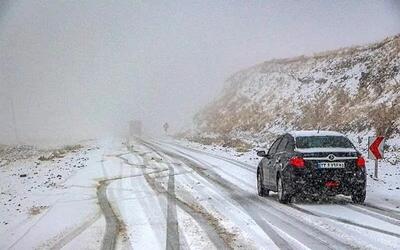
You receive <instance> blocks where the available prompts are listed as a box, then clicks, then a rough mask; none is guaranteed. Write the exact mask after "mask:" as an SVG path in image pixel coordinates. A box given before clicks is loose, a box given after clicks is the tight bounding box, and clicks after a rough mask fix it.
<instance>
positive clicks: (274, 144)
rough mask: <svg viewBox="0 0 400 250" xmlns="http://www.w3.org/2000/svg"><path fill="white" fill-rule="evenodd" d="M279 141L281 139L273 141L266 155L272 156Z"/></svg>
mask: <svg viewBox="0 0 400 250" xmlns="http://www.w3.org/2000/svg"><path fill="white" fill-rule="evenodd" d="M280 141H281V137H279V138H278V139H276V140H275V142H274V143H273V144H272V146H271V147H270V148H269V151H268V155H270V156H273V155H274V154H275V153H276V149H277V147H278V145H279V142H280Z"/></svg>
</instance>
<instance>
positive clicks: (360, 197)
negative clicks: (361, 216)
mask: <svg viewBox="0 0 400 250" xmlns="http://www.w3.org/2000/svg"><path fill="white" fill-rule="evenodd" d="M365 197H366V192H365V190H362V191H355V192H353V194H352V195H351V200H352V201H353V202H354V203H357V204H362V203H364V201H365Z"/></svg>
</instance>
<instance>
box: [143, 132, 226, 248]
mask: <svg viewBox="0 0 400 250" xmlns="http://www.w3.org/2000/svg"><path fill="white" fill-rule="evenodd" d="M141 143H142V144H143V145H144V146H146V147H147V148H149V149H151V150H152V151H153V152H154V153H156V154H157V155H159V156H160V157H162V158H164V157H163V156H162V155H161V154H160V153H159V152H158V151H157V150H156V149H155V148H154V147H153V146H152V145H150V144H148V143H146V142H145V141H143V140H141ZM179 165H180V164H179ZM172 168H173V167H172ZM169 175H170V176H171V174H169ZM174 175H175V174H174ZM145 179H146V181H147V183H148V184H149V186H150V187H151V188H152V189H153V190H154V191H155V192H158V193H162V194H165V195H167V198H170V199H174V201H175V204H176V205H177V206H179V208H180V209H182V210H183V211H185V212H186V213H187V214H188V215H189V216H191V217H192V218H193V219H194V220H195V221H196V222H197V223H198V224H199V226H200V227H201V228H202V229H203V231H204V232H205V233H206V234H207V236H208V238H209V239H210V240H211V242H212V243H213V244H214V246H215V247H216V248H217V249H233V246H231V238H232V236H230V234H229V233H228V232H227V231H226V229H225V228H224V227H223V226H222V225H221V224H220V223H219V220H218V219H217V218H215V217H214V216H213V215H212V214H210V213H208V212H207V211H206V210H205V209H204V208H203V207H201V206H196V205H194V204H190V203H187V202H185V201H183V200H181V199H179V198H178V197H177V196H176V194H175V193H170V192H169V191H168V190H167V191H165V189H163V188H162V187H161V186H160V185H157V182H156V180H155V179H156V178H152V177H151V176H150V174H145Z"/></svg>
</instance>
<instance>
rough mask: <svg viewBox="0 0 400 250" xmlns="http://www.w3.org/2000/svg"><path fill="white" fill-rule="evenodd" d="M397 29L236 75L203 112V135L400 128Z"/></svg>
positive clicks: (199, 122) (199, 118) (198, 119)
mask: <svg viewBox="0 0 400 250" xmlns="http://www.w3.org/2000/svg"><path fill="white" fill-rule="evenodd" d="M399 102H400V35H397V36H394V37H391V38H387V39H385V40H384V41H382V42H379V43H375V44H370V45H366V46H359V47H351V48H344V49H339V50H335V51H329V52H325V53H319V54H316V55H314V56H310V57H306V56H300V57H296V58H289V59H278V60H271V61H266V62H264V63H261V64H259V65H256V66H254V67H251V68H249V69H245V70H243V71H240V72H238V73H236V74H234V75H233V76H231V77H230V78H229V79H228V80H227V82H226V86H225V88H224V90H223V92H222V94H221V96H220V97H219V98H218V99H217V100H215V101H214V102H213V103H211V104H209V105H208V106H206V107H205V108H204V109H203V110H202V111H201V112H200V113H198V114H197V115H196V116H195V118H194V120H195V124H196V129H195V131H196V132H195V134H197V136H201V137H202V138H205V137H208V138H214V139H216V138H230V139H232V138H233V139H236V140H242V141H243V140H244V141H251V142H257V141H265V140H266V139H268V138H269V136H270V135H272V134H276V133H281V132H284V131H286V130H291V129H317V128H318V127H320V128H321V129H332V130H337V131H342V132H345V133H364V134H365V133H375V132H376V133H378V134H383V135H386V136H393V135H398V134H399V133H400V129H399V128H400V105H399Z"/></svg>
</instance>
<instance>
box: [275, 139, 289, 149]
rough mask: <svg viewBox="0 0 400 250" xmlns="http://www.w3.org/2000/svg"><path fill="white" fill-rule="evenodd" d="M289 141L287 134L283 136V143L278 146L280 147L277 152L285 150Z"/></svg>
mask: <svg viewBox="0 0 400 250" xmlns="http://www.w3.org/2000/svg"><path fill="white" fill-rule="evenodd" d="M287 143H288V139H287V137H286V136H284V137H283V138H282V140H281V143H279V146H278V149H277V150H276V152H277V153H280V152H284V151H285V148H286V145H287Z"/></svg>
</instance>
